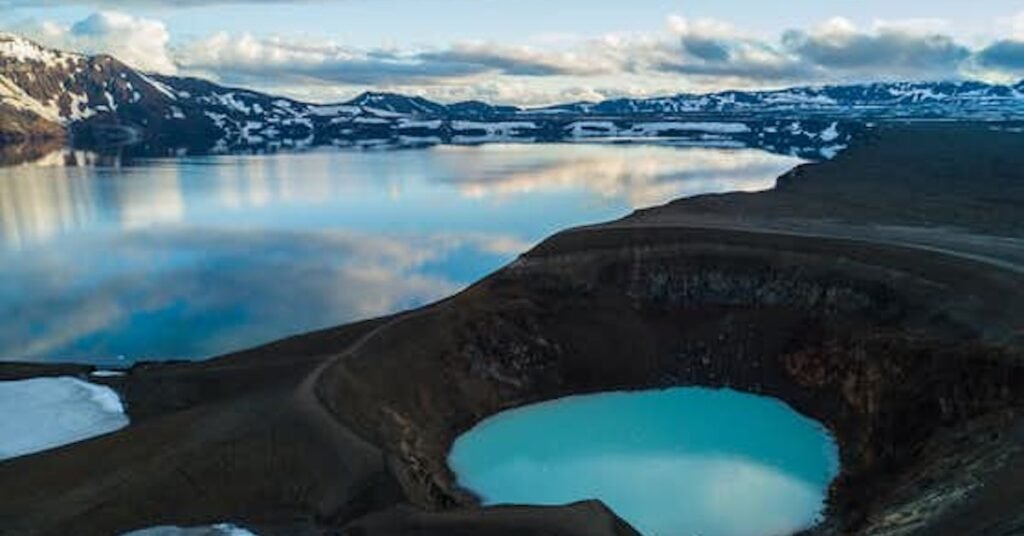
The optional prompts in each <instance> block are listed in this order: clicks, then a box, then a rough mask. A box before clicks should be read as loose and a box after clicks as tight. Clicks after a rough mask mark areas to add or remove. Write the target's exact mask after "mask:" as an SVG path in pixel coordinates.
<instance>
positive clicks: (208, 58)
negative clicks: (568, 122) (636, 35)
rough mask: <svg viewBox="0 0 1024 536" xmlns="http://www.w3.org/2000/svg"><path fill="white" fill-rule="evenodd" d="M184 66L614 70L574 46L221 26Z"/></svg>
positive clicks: (415, 79)
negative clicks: (410, 43) (306, 37)
mask: <svg viewBox="0 0 1024 536" xmlns="http://www.w3.org/2000/svg"><path fill="white" fill-rule="evenodd" d="M176 59H177V62H178V64H179V65H180V66H181V67H182V68H184V69H191V70H199V71H207V72H210V73H214V74H216V75H218V76H221V77H227V78H235V79H238V78H247V77H254V76H255V77H258V76H266V75H268V74H272V75H275V76H286V77H293V78H301V79H305V80H306V81H319V82H324V83H344V84H367V85H395V84H411V83H430V82H436V81H441V80H451V79H459V78H466V77H473V76H478V75H485V74H495V75H506V76H523V77H544V76H560V75H566V76H568V75H578V76H586V75H590V74H594V73H599V72H611V71H612V70H613V66H611V65H596V64H594V63H592V62H588V61H587V60H586V59H585V58H582V57H580V56H578V55H576V54H573V53H550V52H544V51H541V50H537V49H533V48H527V47H507V46H499V45H494V44H489V43H461V44H455V45H453V46H450V47H449V48H445V49H440V50H429V51H401V50H390V49H370V50H361V49H356V48H351V47H345V46H341V45H338V44H337V43H334V42H320V43H316V42H298V41H291V40H286V39H282V38H279V37H269V38H258V37H255V36H252V35H249V34H243V35H237V36H234V35H230V34H227V33H219V34H216V35H213V36H211V37H209V38H206V39H202V40H199V41H196V42H193V43H191V44H189V45H188V46H186V47H184V48H182V49H181V50H180V51H178V53H177V54H176Z"/></svg>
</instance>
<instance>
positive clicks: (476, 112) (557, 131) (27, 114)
mask: <svg viewBox="0 0 1024 536" xmlns="http://www.w3.org/2000/svg"><path fill="white" fill-rule="evenodd" d="M908 118H909V119H929V118H943V119H970V120H989V121H1006V120H1021V119H1022V118H1024V82H1022V83H1021V84H1018V85H1017V86H998V85H989V84H984V83H979V82H959V83H893V84H866V85H851V86H827V87H816V88H793V89H786V90H780V91H759V92H742V91H727V92H722V93H715V94H708V95H691V94H680V95H676V96H673V97H664V98H652V99H614V100H608V101H604V102H599V103H574V104H566V105H560V106H551V107H546V108H532V109H523V108H517V107H514V106H495V105H491V104H487V103H483V102H476V101H471V102H462V103H456V104H449V105H445V104H440V103H436V102H432V101H430V100H427V99H424V98H422V97H414V96H405V95H398V94H393V93H364V94H362V95H360V96H358V97H356V98H355V99H353V100H351V101H348V102H344V103H339V104H331V105H324V104H311V103H305V102H300V101H296V100H293V99H288V98H282V97H277V96H273V95H268V94H264V93H260V92H256V91H250V90H246V89H239V88H230V87H225V86H221V85H218V84H215V83H213V82H209V81H206V80H201V79H197V78H186V77H176V76H163V75H155V74H146V73H142V72H139V71H137V70H135V69H132V68H131V67H129V66H127V65H125V64H123V63H121V62H120V61H118V60H117V59H115V58H112V57H110V56H102V55H101V56H85V55H80V54H72V53H66V52H60V51H57V50H51V49H48V48H45V47H42V46H39V45H37V44H35V43H33V42H31V41H29V40H26V39H23V38H20V37H17V36H12V35H4V34H0V143H4V142H11V141H18V140H27V139H34V138H55V137H61V136H64V135H70V137H71V142H72V143H74V144H76V145H86V146H88V145H129V144H130V145H131V146H132V147H134V148H136V149H137V150H139V151H140V152H154V153H166V152H180V151H181V150H185V151H187V152H210V151H212V152H218V151H238V150H244V151H263V150H275V149H279V148H294V147H308V146H314V145H358V146H409V145H423V144H436V143H482V142H487V141H496V140H519V141H531V140H535V141H561V140H574V139H630V138H645V139H649V138H659V139H661V140H662V141H663V142H665V143H676V144H699V145H719V146H747V147H761V148H764V149H767V150H771V151H776V152H782V153H789V154H795V155H800V156H804V157H809V158H813V157H821V156H826V157H827V156H830V155H832V154H834V153H835V152H836V151H838V150H839V149H841V148H842V147H843V146H844V145H845V144H846V143H847V142H848V141H849V139H850V137H851V136H853V135H854V134H855V133H856V132H857V131H859V130H861V129H862V128H863V125H864V124H865V123H868V122H874V121H885V120H890V119H900V120H906V119H908Z"/></svg>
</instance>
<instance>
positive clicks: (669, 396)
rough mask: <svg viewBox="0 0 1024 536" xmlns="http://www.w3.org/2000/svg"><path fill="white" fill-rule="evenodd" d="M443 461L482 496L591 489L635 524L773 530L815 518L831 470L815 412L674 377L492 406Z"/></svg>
mask: <svg viewBox="0 0 1024 536" xmlns="http://www.w3.org/2000/svg"><path fill="white" fill-rule="evenodd" d="M449 464H450V466H451V467H452V469H453V471H454V472H455V474H456V475H457V477H458V480H459V483H460V484H461V485H462V486H464V487H465V488H467V489H470V490H473V491H474V492H476V493H477V494H478V495H480V496H481V497H482V498H483V500H484V503H485V504H535V505H536V504H540V505H556V504H566V503H571V502H575V501H579V500H584V499H594V498H597V499H601V500H602V501H604V502H605V504H607V505H608V506H609V507H610V508H612V510H614V511H615V512H616V513H617V514H618V515H620V516H621V517H622V518H623V519H625V520H626V521H628V522H630V524H632V525H633V526H634V527H635V528H636V529H637V530H638V531H640V532H641V533H642V534H644V535H645V536H693V535H699V536H774V535H778V534H791V533H792V532H794V531H797V530H800V529H803V528H807V527H809V526H810V525H813V524H814V523H815V522H816V521H817V520H818V519H819V516H820V513H821V511H822V509H823V506H824V500H825V497H826V495H827V488H828V485H829V483H830V482H831V481H832V479H833V478H835V476H836V474H837V473H838V470H839V463H838V450H837V448H836V446H835V443H834V442H833V440H832V438H831V436H830V435H829V434H828V433H827V432H826V430H825V429H824V428H823V427H822V426H821V425H819V424H818V423H816V422H814V421H811V420H809V419H807V418H804V417H803V416H801V415H800V414H798V413H796V412H795V411H793V410H792V409H791V408H790V407H789V406H787V405H785V404H783V403H782V402H779V401H777V400H774V399H770V398H765V397H759V396H753V395H749V394H743V393H739V392H736V391H730V390H711V389H703V388H677V389H669V390H665V391H645V392H638V393H604V394H597V395H587V396H574V397H569V398H564V399H561V400H556V401H552V402H546V403H543V404H536V405H532V406H527V407H524V408H519V409H515V410H511V411H507V412H504V413H500V414H498V415H496V416H494V417H491V418H490V419H487V420H485V421H483V422H482V423H480V424H479V425H478V426H477V427H475V428H474V429H472V430H470V431H469V432H467V433H466V434H464V435H463V436H461V437H460V438H459V439H458V440H457V441H456V442H455V445H454V446H453V448H452V452H451V455H450V457H449Z"/></svg>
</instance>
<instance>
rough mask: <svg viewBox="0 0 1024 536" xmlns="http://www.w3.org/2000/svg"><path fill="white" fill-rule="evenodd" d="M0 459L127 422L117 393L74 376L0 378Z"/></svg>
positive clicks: (96, 433)
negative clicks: (22, 378)
mask: <svg viewBox="0 0 1024 536" xmlns="http://www.w3.org/2000/svg"><path fill="white" fill-rule="evenodd" d="M0 414H2V415H3V416H4V417H3V419H0V460H5V459H7V458H14V457H16V456H22V455H25V454H31V453H33V452H39V451H43V450H47V449H52V448H56V447H59V446H62V445H67V444H69V443H74V442H77V441H82V440H84V439H89V438H91V437H96V436H99V435H103V434H108V433H110V432H113V431H115V430H118V429H120V428H123V427H125V426H127V425H128V417H127V416H126V415H125V413H124V406H123V405H122V404H121V400H120V398H118V396H117V393H115V392H114V390H113V389H110V388H109V387H103V386H100V385H95V384H92V383H88V382H84V381H82V380H79V379H77V378H72V377H58V378H33V379H29V380H17V381H4V382H0Z"/></svg>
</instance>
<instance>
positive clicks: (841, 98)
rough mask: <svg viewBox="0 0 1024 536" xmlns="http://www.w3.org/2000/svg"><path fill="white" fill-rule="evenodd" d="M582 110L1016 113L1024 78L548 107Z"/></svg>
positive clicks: (1023, 99) (1023, 100)
mask: <svg viewBox="0 0 1024 536" xmlns="http://www.w3.org/2000/svg"><path fill="white" fill-rule="evenodd" d="M546 110H548V111H551V112H565V113H573V114H585V115H595V114H597V115H628V114H642V115H663V114H683V113H758V114H782V113H793V112H799V113H801V114H819V115H830V116H833V117H844V118H852V117H856V118H866V117H876V118H883V119H884V118H898V117H913V118H922V119H924V118H930V117H942V118H949V117H952V118H965V119H966V118H979V119H1008V118H1012V117H1017V118H1019V117H1020V115H1021V114H1022V113H1024V82H1021V83H1020V84H1018V85H1016V86H1000V85H991V84H985V83H982V82H898V83H873V84H859V85H846V86H821V87H800V88H790V89H784V90H777V91H752V92H746V91H725V92H721V93H712V94H707V95H692V94H680V95H676V96H673V97H662V98H652V99H613V100H608V101H604V102H599V103H574V104H568V105H562V106H553V107H550V108H546Z"/></svg>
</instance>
